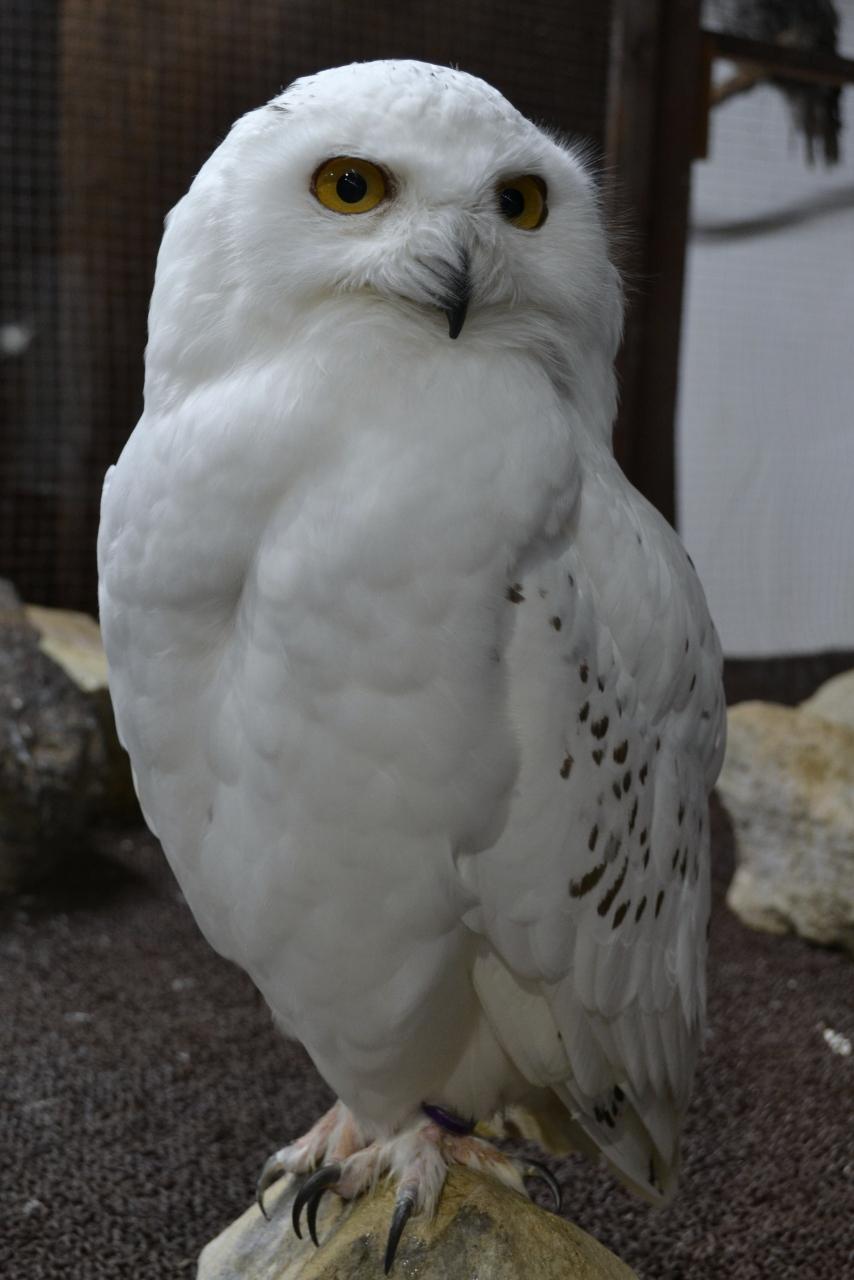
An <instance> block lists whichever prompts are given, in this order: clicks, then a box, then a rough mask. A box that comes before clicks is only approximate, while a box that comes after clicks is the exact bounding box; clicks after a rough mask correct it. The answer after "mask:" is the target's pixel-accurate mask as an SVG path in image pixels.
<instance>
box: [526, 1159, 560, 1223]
mask: <svg viewBox="0 0 854 1280" xmlns="http://www.w3.org/2000/svg"><path fill="white" fill-rule="evenodd" d="M522 1177H523V1178H539V1180H540V1182H544V1183H545V1184H546V1186H547V1187H548V1189H549V1194H550V1195H551V1198H552V1200H553V1201H554V1210H553V1212H554V1213H560V1206H561V1201H562V1199H563V1196H562V1193H561V1187H560V1183H559V1182H558V1180H557V1178H556V1177H555V1176H554V1174H553V1173H552V1171H551V1169H548V1168H546V1166H545V1165H544V1164H541V1163H540V1161H539V1160H530V1159H527V1160H526V1161H525V1164H524V1167H523V1169H522Z"/></svg>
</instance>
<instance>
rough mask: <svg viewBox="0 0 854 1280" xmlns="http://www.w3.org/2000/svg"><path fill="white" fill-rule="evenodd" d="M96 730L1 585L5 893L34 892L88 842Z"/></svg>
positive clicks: (81, 698)
mask: <svg viewBox="0 0 854 1280" xmlns="http://www.w3.org/2000/svg"><path fill="white" fill-rule="evenodd" d="M96 734H97V727H96V721H95V716H94V712H93V710H92V708H91V706H90V705H89V701H88V699H87V697H86V695H85V694H84V693H83V692H81V690H79V689H78V688H77V687H76V686H75V685H74V683H73V682H72V681H71V680H69V678H68V677H67V676H66V674H65V672H64V671H62V670H61V669H60V668H59V667H57V666H56V664H55V663H54V662H52V661H51V660H50V659H49V658H48V657H47V656H46V655H45V654H43V653H42V651H41V649H40V648H39V643H38V635H37V633H36V631H35V630H34V629H33V627H32V626H31V625H30V623H29V622H28V620H27V617H26V614H25V612H24V610H23V608H22V606H21V604H20V602H19V600H18V598H17V596H16V594H15V592H14V590H13V588H12V587H11V586H10V585H9V584H8V583H3V584H0V892H14V891H16V890H21V889H26V888H30V887H31V886H32V885H34V884H36V883H37V882H38V881H39V880H40V879H42V878H44V876H46V875H47V874H49V872H50V871H51V870H52V869H53V868H54V867H55V866H56V865H57V863H58V862H59V861H60V859H61V858H63V857H64V856H66V855H67V854H68V853H70V852H73V851H76V850H77V849H78V848H79V847H80V844H81V842H82V838H83V832H84V829H85V825H86V820H87V816H88V812H89V798H88V794H87V788H86V779H87V776H88V773H89V765H90V760H91V757H92V753H93V751H94V749H95V746H96Z"/></svg>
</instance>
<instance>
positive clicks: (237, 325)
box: [99, 61, 724, 1268]
mask: <svg viewBox="0 0 854 1280" xmlns="http://www.w3.org/2000/svg"><path fill="white" fill-rule="evenodd" d="M621 312H622V303H621V289H620V283H619V279H618V276H617V273H616V271H615V269H614V268H613V266H612V265H611V264H610V263H609V260H608V257H607V246H606V238H605V234H604V232H603V225H602V218H601V214H600V210H599V207H598V203H597V195H596V192H595V190H594V187H593V184H592V182H591V179H590V177H589V175H588V174H587V173H586V172H585V169H584V166H583V165H582V163H581V161H580V160H579V158H578V156H577V155H575V154H574V153H573V152H572V151H571V150H570V149H568V148H567V147H566V146H565V145H564V144H563V143H562V142H560V141H559V140H557V139H555V138H553V137H551V136H550V135H549V134H547V133H544V132H543V131H542V130H541V129H539V128H537V127H535V126H534V125H533V124H532V123H530V122H529V121H528V120H526V119H525V118H524V117H523V116H521V115H520V114H519V113H518V112H517V111H516V110H515V109H514V108H513V107H512V106H510V104H509V103H508V102H507V101H506V100H505V99H504V98H503V97H502V96H501V95H500V94H499V93H498V92H497V91H496V90H495V89H493V88H491V87H490V86H489V85H487V84H485V83H484V82H483V81H481V80H477V79H475V78H474V77H472V76H469V75H465V74H463V73H462V72H459V71H453V70H449V69H447V68H445V67H438V66H428V65H425V64H422V63H418V62H407V61H403V62H375V63H366V64H358V65H353V66H348V67H341V68H338V69H336V70H331V71H324V72H322V73H320V74H319V75H315V76H309V77H307V78H305V79H302V80H299V81H297V82H296V83H295V84H293V85H292V86H291V87H290V88H289V89H287V90H286V91H285V92H283V93H282V94H281V95H280V96H279V97H278V98H276V99H275V100H274V101H273V102H271V103H269V104H268V105H267V106H265V107H262V108H260V109H259V110H257V111H253V112H250V113H249V114H248V115H246V116H244V117H243V119H241V120H239V121H238V122H237V124H236V125H235V126H234V128H233V129H232V130H231V133H230V134H229V136H228V137H227V138H226V140H225V141H224V142H223V143H222V145H221V146H220V147H219V148H218V150H217V151H216V152H215V153H214V155H213V156H212V157H211V158H210V159H209V160H208V162H207V163H206V164H205V165H204V167H203V168H202V170H201V172H200V173H199V175H198V177H197V178H196V180H195V182H194V183H193V185H192V187H191V188H190V190H189V192H188V193H187V195H186V196H185V197H184V199H183V200H181V202H180V203H179V204H178V205H177V207H176V208H175V209H174V210H173V211H172V213H171V214H170V215H169V218H168V220H167V226H166V232H165V235H164V237H163V244H162V248H161V250H160V257H159V260H158V265H157V276H156V282H155V287H154V294H153V298H152V302H151V313H150V340H149V345H148V350H147V356H146V380H145V411H144V413H143V416H142V418H141V420H140V422H139V424H138V426H137V428H136V430H135V431H134V433H133V435H132V436H131V438H130V440H129V442H128V444H127V446H126V448H125V449H124V451H123V453H122V455H121V458H120V459H119V461H118V463H117V465H116V466H115V467H114V468H112V469H111V471H110V473H109V474H108V476H107V480H106V483H105V486H104V496H103V506H102V519H101V529H100V537H99V565H100V580H101V597H100V598H101V620H102V624H103V630H104V637H105V642H106V649H107V654H108V658H109V663H110V684H111V689H112V694H113V699H114V703H115V709H116V715H117V719H118V725H119V730H120V733H121V736H122V739H123V741H124V743H125V745H126V747H127V749H128V751H129V753H130V757H131V761H132V763H133V767H134V771H135V775H136V780H137V785H138V790H139V796H140V800H141V803H142V807H143V810H144V812H145V815H146V818H147V819H148V821H149V823H150V824H151V827H152V829H153V830H154V831H156V832H157V834H158V836H159V837H160V839H161V841H162V843H163V847H164V849H165V850H166V854H167V856H168V858H169V860H170V862H171V864H172V866H173V868H174V870H175V873H176V875H177V877H178V879H179V881H180V883H181V886H182V888H183V890H184V893H185V894H186V897H187V899H188V901H189V903H190V906H191V907H192V909H193V912H194V913H195V916H196V918H197V920H198V922H199V925H200V926H201V928H202V930H203V931H204V933H205V935H206V937H207V938H208V940H209V941H210V943H211V944H212V945H213V946H214V947H215V948H216V949H217V950H218V951H219V952H221V953H222V954H223V955H225V956H228V957H230V958H231V959H232V960H234V961H236V962H237V963H238V964H239V965H241V966H242V967H243V968H244V969H245V970H246V971H247V972H248V973H249V974H250V975H251V976H252V978H253V980H254V981H255V983H256V984H257V986H258V987H259V988H260V990H261V991H262V992H263V994H264V996H265V998H266V1000H267V1002H268V1003H269V1006H270V1008H271V1009H272V1011H273V1014H274V1016H275V1019H276V1021H277V1023H278V1024H279V1025H280V1026H281V1028H282V1029H283V1031H284V1032H285V1033H286V1034H287V1035H289V1036H294V1037H296V1038H298V1039H299V1040H300V1041H301V1042H302V1043H303V1045H305V1047H306V1049H307V1050H308V1052H309V1053H310V1054H311V1057H312V1058H313V1060H314V1062H315V1063H316V1065H317V1068H318V1070H319V1071H320V1073H321V1074H322V1075H323V1077H324V1078H325V1079H326V1080H327V1082H328V1083H329V1085H330V1086H331V1087H332V1089H333V1090H334V1091H335V1093H336V1094H337V1096H338V1098H339V1102H337V1103H336V1105H335V1106H334V1107H333V1108H332V1110H331V1111H330V1112H329V1113H328V1114H327V1115H326V1116H325V1117H323V1118H322V1119H321V1120H320V1121H319V1122H318V1124H317V1125H316V1126H315V1127H314V1128H313V1129H312V1130H311V1131H310V1133H309V1134H307V1135H306V1136H305V1137H303V1138H300V1139H298V1140H297V1141H295V1142H293V1143H292V1144H291V1145H290V1146H287V1147H285V1148H284V1149H283V1150H282V1151H280V1152H278V1153H277V1154H276V1155H275V1156H274V1157H272V1158H271V1160H270V1161H268V1163H267V1166H265V1170H264V1172H263V1174H262V1179H261V1184H260V1185H261V1190H262V1192H263V1189H264V1187H265V1186H266V1185H268V1184H269V1182H270V1181H272V1180H273V1178H275V1177H276V1176H278V1175H280V1174H281V1173H283V1172H285V1171H288V1170H289V1171H294V1172H309V1171H311V1170H315V1173H314V1175H313V1177H311V1178H309V1180H308V1181H307V1182H306V1183H305V1184H304V1185H303V1187H302V1189H301V1191H300V1193H299V1195H298V1197H297V1200H296V1203H295V1220H296V1224H297V1227H298V1228H299V1222H300V1214H301V1212H302V1210H303V1208H304V1207H305V1206H307V1207H308V1221H309V1226H310V1229H311V1232H312V1235H313V1236H314V1234H315V1217H316V1212H317V1203H318V1199H319V1196H320V1195H321V1194H322V1192H323V1190H324V1189H329V1188H332V1189H335V1190H337V1191H338V1192H339V1193H340V1194H341V1195H342V1196H345V1197H351V1196H354V1195H356V1194H358V1193H359V1192H360V1191H361V1190H363V1189H364V1188H365V1187H366V1186H368V1185H369V1184H370V1183H371V1182H372V1180H373V1179H374V1178H375V1177H376V1176H377V1175H378V1174H384V1173H389V1174H390V1175H391V1176H392V1177H393V1178H394V1180H395V1182H396V1185H397V1188H398V1191H397V1202H396V1210H395V1214H394V1220H393V1225H392V1229H391V1231H390V1237H389V1243H388V1250H387V1258H386V1266H387V1268H388V1267H390V1266H391V1263H392V1261H393V1258H394V1253H395V1249H396V1247H397V1242H398V1239H399V1237H400V1233H401V1231H402V1229H403V1226H404V1224H405V1221H406V1219H407V1217H408V1215H409V1214H410V1213H412V1212H419V1211H426V1212H431V1211H432V1210H433V1209H434V1207H435V1204H436V1201H437V1197H438V1195H439V1192H440V1190H441V1187H442V1184H443V1181H444V1178H445V1173H446V1170H447V1167H448V1165H449V1164H451V1163H453V1162H460V1163H463V1164H468V1165H471V1166H474V1167H477V1168H481V1169H485V1170H488V1171H490V1172H492V1173H494V1174H495V1175H496V1176H497V1177H500V1178H502V1179H504V1180H506V1181H508V1182H510V1183H511V1184H513V1185H516V1186H521V1185H522V1183H521V1177H520V1168H519V1167H518V1166H517V1165H516V1164H515V1163H514V1162H513V1160H512V1159H511V1158H509V1157H507V1156H505V1155H502V1154H500V1153H499V1152H498V1151H497V1150H496V1149H495V1148H494V1147H492V1146H490V1145H489V1144H488V1143H487V1142H485V1141H484V1140H483V1139H482V1138H480V1137H479V1136H476V1135H475V1134H474V1133H473V1132H472V1127H473V1124H474V1122H476V1121H480V1120H485V1119H486V1118H488V1117H490V1116H493V1115H494V1114H495V1113H500V1112H506V1111H507V1109H508V1108H511V1109H515V1110H511V1114H515V1115H516V1116H517V1117H518V1116H521V1115H524V1116H527V1117H529V1120H528V1128H529V1130H530V1131H534V1132H537V1133H539V1134H540V1135H541V1137H542V1140H543V1141H544V1142H545V1143H547V1144H549V1145H551V1146H552V1147H553V1148H554V1149H556V1150H567V1149H569V1148H580V1149H582V1150H584V1151H585V1152H587V1153H588V1154H593V1153H596V1152H600V1153H601V1154H602V1155H603V1156H604V1158H605V1160H606V1161H607V1163H608V1164H609V1165H610V1166H611V1168H612V1169H613V1170H614V1172H615V1173H616V1174H617V1175H618V1176H619V1177H620V1178H621V1179H622V1180H623V1181H624V1182H625V1183H626V1184H628V1185H629V1186H630V1187H631V1188H633V1189H634V1190H635V1191H637V1192H639V1193H640V1194H641V1195H642V1196H645V1197H646V1198H647V1199H649V1200H652V1201H655V1202H661V1201H663V1200H665V1199H666V1198H667V1197H668V1196H669V1195H670V1194H671V1192H672V1189H673V1187H674V1184H675V1179H676V1173H677V1167H678V1151H679V1132H680V1127H681V1124H682V1118H683V1114H684V1112H685V1107H686V1104H687V1102H688V1097H689V1092H690V1088H691V1079H692V1074H693V1070H694V1061H695V1056H696V1051H697V1046H698V1041H699V1038H700V1034H701V1029H702V1024H703V1008H704V964H705V951H706V927H707V921H708V916H709V869H708V848H709V832H708V821H707V794H708V791H709V789H710V787H711V785H712V783H713V781H714V779H715V776H716V774H717V770H718V766H719V762H720V758H721V752H722V747H723V724H724V721H723V699H722V692H721V660H720V652H719V648H718V642H717V639H716V636H715V632H714V629H713V626H712V623H711V622H710V620H709V616H708V613H707V610H706V605H705V601H704V598H703V593H702V590H701V588H700V586H699V583H698V581H697V579H696V577H695V575H694V573H693V571H692V568H691V566H690V563H689V561H688V559H687V556H686V554H685V552H684V550H683V549H682V547H681V545H680V543H679V542H678V540H677V539H676V537H675V536H674V534H673V533H672V531H671V530H670V528H669V527H668V526H667V525H666V523H665V522H664V521H663V520H662V519H661V518H660V516H659V515H658V514H657V513H656V512H655V511H654V510H653V508H652V507H651V506H650V505H649V504H648V503H647V502H646V501H644V499H643V498H642V497H640V496H639V494H638V493H636V492H635V490H634V489H633V488H632V487H631V485H630V484H629V483H628V481H627V480H626V478H625V477H624V475H623V474H622V472H621V471H620V469H619V468H618V466H617V464H616V463H615V461H614V459H613V456H612V453H611V444H610V439H611V426H612V420H613V417H614V409H615V381H614V373H613V368H612V365H613V359H614V354H615V351H616V349H617V344H618V340H619V334H620V325H621ZM452 339H456V340H455V341H453V340H452Z"/></svg>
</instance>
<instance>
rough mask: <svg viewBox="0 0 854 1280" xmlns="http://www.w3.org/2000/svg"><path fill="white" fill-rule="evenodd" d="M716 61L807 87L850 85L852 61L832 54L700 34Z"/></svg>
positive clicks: (713, 33) (853, 71)
mask: <svg viewBox="0 0 854 1280" xmlns="http://www.w3.org/2000/svg"><path fill="white" fill-rule="evenodd" d="M703 41H704V43H708V44H709V45H710V46H711V48H712V50H713V52H714V56H715V57H716V58H727V59H729V61H730V62H748V63H752V64H754V65H756V66H759V67H761V68H762V70H763V71H764V72H765V74H766V75H768V76H773V77H774V78H775V79H777V80H799V81H801V82H802V83H804V82H807V81H808V82H809V83H811V84H838V85H846V84H854V60H852V59H851V58H839V57H837V55H836V54H834V53H820V52H818V51H817V50H815V49H797V48H795V47H794V46H792V45H782V44H767V43H765V42H764V41H762V40H748V39H746V38H745V37H743V36H731V35H727V34H725V33H724V32H723V31H704V32H703Z"/></svg>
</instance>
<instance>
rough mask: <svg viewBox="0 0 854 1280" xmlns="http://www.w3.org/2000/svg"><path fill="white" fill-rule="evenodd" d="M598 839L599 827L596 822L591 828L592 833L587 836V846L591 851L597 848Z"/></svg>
mask: <svg viewBox="0 0 854 1280" xmlns="http://www.w3.org/2000/svg"><path fill="white" fill-rule="evenodd" d="M598 839H599V827H598V826H597V824H596V823H595V822H594V824H593V826H592V827H591V828H590V835H589V836H588V838H587V848H588V849H589V850H590V852H591V853H592V852H593V850H594V849H595V848H596V841H597V840H598Z"/></svg>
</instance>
